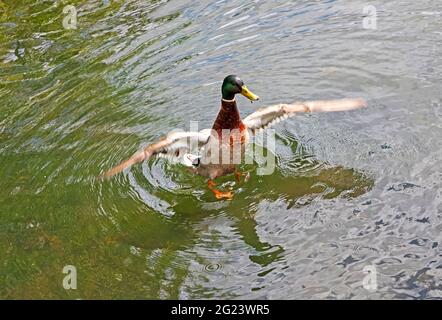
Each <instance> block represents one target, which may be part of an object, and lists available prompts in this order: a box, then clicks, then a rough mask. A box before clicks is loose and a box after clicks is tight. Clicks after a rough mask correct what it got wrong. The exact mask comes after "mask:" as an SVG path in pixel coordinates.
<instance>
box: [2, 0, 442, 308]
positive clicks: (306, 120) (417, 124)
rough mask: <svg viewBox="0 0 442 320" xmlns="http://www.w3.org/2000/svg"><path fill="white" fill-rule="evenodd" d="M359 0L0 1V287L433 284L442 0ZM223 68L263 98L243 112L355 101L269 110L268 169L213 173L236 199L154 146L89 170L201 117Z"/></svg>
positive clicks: (126, 291) (304, 289) (311, 290)
mask: <svg viewBox="0 0 442 320" xmlns="http://www.w3.org/2000/svg"><path fill="white" fill-rule="evenodd" d="M66 5H73V6H74V7H75V9H76V12H77V21H76V29H69V26H73V24H74V23H75V21H73V20H69V21H66V16H67V15H69V14H71V13H72V11H65V13H63V8H64V7H65V6H66ZM367 5H368V4H367V2H366V1H360V0H355V1H351V2H349V1H343V0H342V1H276V0H273V1H258V0H255V1H239V0H231V1H224V0H220V1H190V0H170V1H167V0H165V1H164V0H163V1H141V0H130V1H116V0H105V1H103V0H95V1H77V0H72V1H24V0H2V1H0V177H1V179H0V252H1V256H2V259H1V263H0V297H1V298H8V299H18V298H61V299H89V298H97V299H104V298H113V299H123V298H128V299H132V298H138V299H145V298H149V299H152V298H161V299H176V298H179V299H188V298H253V299H255V298H259V299H276V298H279V299H300V298H304V299H316V298H329V299H335V298H338V299H339V298H346V299H363V298H396V299H397V298H406V299H408V298H418V299H423V298H427V299H429V298H441V297H442V280H441V279H442V258H441V256H442V254H441V245H442V243H441V242H442V237H441V231H442V192H441V190H442V189H441V186H442V172H441V164H442V142H441V141H442V121H441V120H442V93H441V92H442V91H441V80H442V58H441V57H442V55H441V53H442V52H441V51H442V49H441V48H442V7H441V6H440V1H437V0H424V1H409V0H407V1H389V2H388V3H385V2H383V1H371V2H370V5H372V6H373V7H367ZM374 9H375V10H376V16H374V15H373V14H374ZM373 18H376V20H375V22H376V23H374V22H373V21H374V20H370V19H373ZM367 19H368V20H367ZM63 21H65V22H67V23H68V25H67V27H68V28H66V23H65V26H63ZM69 23H70V24H69ZM232 73H233V74H238V75H239V76H240V77H241V78H242V79H243V80H244V81H245V83H246V84H247V86H248V87H249V88H250V89H252V91H253V92H255V93H256V94H258V95H259V96H260V97H261V100H260V101H259V102H257V103H254V104H250V103H249V102H248V101H247V100H246V99H245V98H243V97H239V98H238V104H239V108H240V111H241V114H242V115H243V116H245V115H247V114H249V113H251V112H253V111H254V110H256V108H257V107H263V106H266V105H271V104H275V103H281V102H292V101H295V100H315V99H337V98H344V97H359V96H360V97H364V98H365V99H367V101H368V104H369V107H368V108H366V109H363V110H359V111H354V112H344V113H333V114H330V113H329V114H308V115H299V116H297V117H294V118H291V119H289V120H287V121H285V122H283V123H280V124H278V125H277V126H275V130H276V153H277V159H276V170H275V172H274V173H273V174H272V175H265V176H260V175H258V174H257V173H256V168H257V167H256V165H246V166H244V167H243V169H244V170H247V171H249V172H250V179H249V181H247V182H240V183H237V182H236V181H235V179H234V177H232V176H227V177H223V178H222V179H220V181H219V183H220V184H222V185H223V187H229V186H231V187H233V190H234V193H235V196H234V198H233V200H232V201H219V200H216V199H215V198H214V196H213V194H212V193H211V192H210V191H209V190H208V189H207V186H206V181H205V179H204V178H202V177H194V176H192V175H191V174H190V173H188V172H187V171H186V170H184V168H182V167H180V166H179V165H171V164H168V163H167V162H166V161H164V159H159V160H158V159H156V160H152V161H149V162H145V163H143V164H139V165H135V166H133V167H132V168H131V169H130V170H128V171H126V172H124V173H123V174H120V175H118V176H116V177H114V178H113V179H111V180H109V181H104V182H101V181H99V180H97V179H96V177H97V175H99V174H100V173H102V172H104V171H105V170H107V169H109V168H110V167H112V166H113V165H115V164H117V163H118V162H119V161H121V160H123V159H124V158H126V157H128V156H130V155H131V154H133V153H134V152H135V151H136V150H138V149H140V148H141V147H143V146H145V145H147V144H148V143H149V142H151V141H154V140H156V139H158V138H159V137H161V136H163V135H164V134H166V133H167V132H168V131H169V130H171V129H175V128H181V129H188V128H189V126H190V123H191V121H199V122H198V125H199V127H200V128H204V127H210V126H211V124H212V122H213V120H214V118H215V116H216V113H217V112H218V109H219V106H220V85H221V81H222V79H223V78H224V77H225V76H226V75H228V74H232ZM66 265H72V266H74V267H75V268H76V270H77V289H76V290H74V289H71V290H66V289H64V287H63V280H64V278H65V277H66V274H64V273H63V268H64V267H65V266H66ZM367 267H369V268H371V270H373V272H375V274H376V279H377V282H376V284H377V286H376V287H371V288H367V287H366V286H364V285H363V281H364V279H366V276H367V273H366V270H367V269H366V268H367ZM364 270H365V271H364ZM371 279H373V278H371ZM369 289H370V290H369Z"/></svg>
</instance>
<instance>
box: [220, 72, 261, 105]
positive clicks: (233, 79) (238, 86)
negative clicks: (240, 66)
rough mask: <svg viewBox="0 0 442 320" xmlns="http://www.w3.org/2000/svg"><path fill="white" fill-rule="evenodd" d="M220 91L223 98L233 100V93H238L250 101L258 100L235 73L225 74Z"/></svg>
mask: <svg viewBox="0 0 442 320" xmlns="http://www.w3.org/2000/svg"><path fill="white" fill-rule="evenodd" d="M221 92H222V94H223V99H225V100H233V99H235V94H237V93H240V94H242V95H243V96H244V97H246V98H247V99H249V100H250V101H256V100H259V97H258V96H257V95H256V94H254V93H252V92H251V91H250V90H249V89H247V87H246V86H245V84H244V82H243V81H242V80H241V79H240V78H239V77H238V76H235V75H230V76H227V77H226V78H225V79H224V81H223V85H222V87H221Z"/></svg>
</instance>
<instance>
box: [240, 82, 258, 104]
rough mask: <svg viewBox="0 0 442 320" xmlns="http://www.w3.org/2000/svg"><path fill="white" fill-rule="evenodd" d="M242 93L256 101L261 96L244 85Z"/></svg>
mask: <svg viewBox="0 0 442 320" xmlns="http://www.w3.org/2000/svg"><path fill="white" fill-rule="evenodd" d="M241 94H242V95H243V96H244V97H246V98H247V99H249V100H250V101H256V100H259V97H258V96H257V95H256V94H254V93H253V92H252V91H250V90H249V89H247V87H246V86H242V87H241Z"/></svg>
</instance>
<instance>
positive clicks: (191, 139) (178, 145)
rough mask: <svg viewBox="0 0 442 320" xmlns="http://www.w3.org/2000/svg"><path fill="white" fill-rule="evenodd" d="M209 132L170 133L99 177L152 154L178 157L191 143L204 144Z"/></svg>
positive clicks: (108, 174) (190, 146) (199, 145)
mask: <svg viewBox="0 0 442 320" xmlns="http://www.w3.org/2000/svg"><path fill="white" fill-rule="evenodd" d="M210 133H211V130H210V129H205V130H201V131H199V132H174V133H170V134H168V135H167V136H166V137H164V138H162V139H160V140H159V141H158V142H155V143H153V144H151V145H148V146H147V147H146V148H144V149H143V150H141V151H138V152H137V153H135V154H134V155H133V156H132V157H130V158H129V159H127V160H125V161H123V162H122V163H120V164H119V165H117V166H116V167H113V168H112V169H110V170H109V171H107V172H106V173H104V174H103V175H102V176H101V177H102V178H110V177H112V176H114V175H116V174H117V173H119V172H121V171H123V170H124V169H126V168H128V167H130V166H131V165H133V164H135V163H138V162H142V161H144V160H146V159H149V158H151V157H153V156H162V157H166V158H169V159H178V158H179V157H181V156H183V154H184V152H190V151H191V150H190V149H191V148H192V145H193V144H194V145H196V147H198V148H201V147H202V146H204V145H205V144H206V143H207V142H208V141H209V138H210Z"/></svg>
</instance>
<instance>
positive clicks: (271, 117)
mask: <svg viewBox="0 0 442 320" xmlns="http://www.w3.org/2000/svg"><path fill="white" fill-rule="evenodd" d="M366 106H367V103H366V102H365V100H364V99H342V100H330V101H310V102H295V103H293V104H277V105H274V106H269V107H266V108H262V109H259V110H258V111H256V112H253V113H252V114H250V115H249V116H248V117H246V118H245V119H244V120H243V123H244V124H245V125H246V127H247V128H249V129H251V130H252V132H255V131H256V130H259V129H266V128H268V127H269V126H271V125H273V124H275V123H278V122H280V121H281V120H284V119H287V118H288V117H291V116H293V115H295V114H296V113H301V112H335V111H348V110H354V109H359V108H363V107H366Z"/></svg>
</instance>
